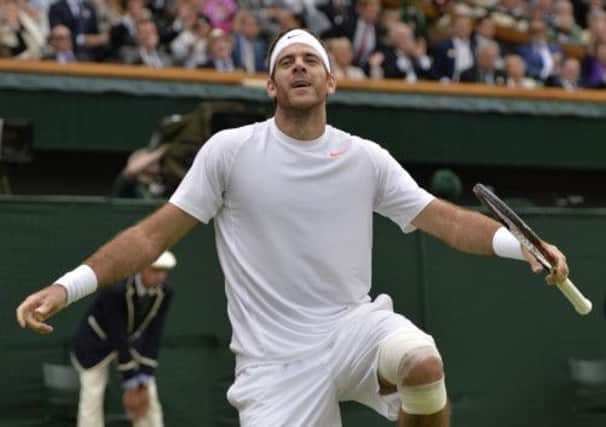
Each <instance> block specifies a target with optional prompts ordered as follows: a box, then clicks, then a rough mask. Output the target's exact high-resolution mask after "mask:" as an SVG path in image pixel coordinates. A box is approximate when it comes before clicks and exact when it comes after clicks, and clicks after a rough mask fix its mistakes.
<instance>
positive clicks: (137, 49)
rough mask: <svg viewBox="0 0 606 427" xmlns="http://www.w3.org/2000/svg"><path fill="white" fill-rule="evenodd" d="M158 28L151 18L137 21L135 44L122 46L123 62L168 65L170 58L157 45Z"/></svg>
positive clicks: (121, 55) (160, 66)
mask: <svg viewBox="0 0 606 427" xmlns="http://www.w3.org/2000/svg"><path fill="white" fill-rule="evenodd" d="M159 41H160V38H159V37H158V29H157V28H156V24H155V23H154V21H152V20H151V19H142V20H139V21H137V44H136V46H124V47H123V48H122V49H121V50H120V58H121V59H122V62H124V63H125V64H132V65H145V66H147V67H152V68H164V67H169V66H170V65H171V64H172V60H171V58H170V56H169V55H168V53H166V52H165V51H164V50H163V49H162V48H161V47H160V45H159Z"/></svg>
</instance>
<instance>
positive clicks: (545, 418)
mask: <svg viewBox="0 0 606 427" xmlns="http://www.w3.org/2000/svg"><path fill="white" fill-rule="evenodd" d="M155 208H156V205H154V204H147V203H142V202H119V201H111V200H105V199H97V198H91V199H83V198H80V199H66V198H63V199H62V198H44V199H42V198H39V199H31V198H18V197H13V198H4V199H0V241H1V242H2V245H0V260H2V261H1V263H0V266H1V267H0V284H1V285H2V289H3V294H2V298H1V299H0V349H1V350H2V351H0V366H2V368H1V371H0V372H1V374H0V384H2V387H1V388H0V425H1V426H3V427H17V426H35V425H51V424H50V421H49V419H48V413H47V403H46V400H45V399H46V398H45V393H44V387H43V382H42V370H41V365H42V363H43V362H44V361H54V362H58V361H64V360H66V357H67V354H68V352H69V340H70V337H71V334H72V333H73V331H74V326H75V323H76V322H77V321H78V320H79V318H80V316H81V315H82V313H83V310H84V308H85V307H86V304H87V301H82V302H80V303H77V304H75V305H74V306H72V307H70V308H69V309H68V310H66V311H64V312H62V313H61V314H60V315H58V316H57V318H56V319H55V320H54V321H53V324H54V325H55V326H56V331H55V333H53V334H52V335H49V336H38V335H34V334H33V333H31V332H29V331H24V330H21V329H20V328H18V326H17V324H16V323H15V319H14V310H15V307H16V306H17V304H18V302H19V301H20V300H21V299H22V298H23V297H24V296H25V295H26V294H28V293H29V292H31V291H33V290H34V289H37V288H38V287H40V286H42V285H43V284H45V283H46V282H48V281H49V280H51V279H53V278H56V277H58V276H59V275H60V274H62V273H63V272H64V271H66V270H68V269H70V268H72V267H73V266H74V265H76V264H77V263H78V262H79V261H80V260H81V259H83V258H84V257H86V256H87V255H88V254H89V253H91V252H92V251H93V250H94V249H95V248H96V247H97V246H98V245H99V244H100V243H102V242H103V241H105V240H107V239H109V238H110V237H111V236H112V235H114V234H115V233H116V232H118V231H119V230H120V229H121V228H123V227H125V226H127V225H129V224H131V223H133V222H134V221H136V220H138V219H140V218H142V217H143V216H144V215H145V214H147V213H149V212H151V211H152V210H153V209H155ZM522 213H523V216H524V218H526V219H527V220H528V221H529V222H530V223H531V224H532V225H533V226H535V228H536V229H537V230H538V231H539V232H540V233H542V234H544V235H545V236H549V238H550V240H552V241H554V242H555V243H556V244H557V245H559V246H560V247H562V248H565V249H566V252H567V254H568V259H569V263H570V265H571V268H572V277H573V279H574V280H575V281H576V282H577V283H578V284H579V286H580V287H581V288H582V289H583V291H584V292H585V293H586V294H587V295H588V296H589V298H591V299H592V300H593V301H594V304H595V306H596V309H595V310H594V312H593V313H592V314H591V315H589V316H588V317H585V318H582V317H580V316H578V315H577V314H576V313H575V312H574V311H573V310H572V308H571V307H570V306H569V305H568V303H567V302H566V301H565V300H564V299H563V298H562V297H561V296H560V295H559V293H558V291H557V290H556V289H554V288H548V287H547V286H546V285H544V283H543V281H542V278H541V277H540V276H535V275H532V274H531V273H530V272H529V270H528V268H527V266H526V265H524V264H523V263H520V262H516V261H510V260H503V259H498V258H485V257H473V256H467V255H463V254H459V253H456V252H454V251H452V250H451V249H449V248H446V247H445V246H444V245H442V244H441V243H439V242H437V241H435V240H433V239H431V238H428V237H427V236H425V235H423V234H422V233H413V234H411V235H403V234H402V233H401V232H400V230H399V229H398V228H397V227H396V226H395V225H394V224H392V223H390V222H389V221H387V220H385V219H384V218H380V217H377V219H376V221H375V246H374V264H373V270H374V272H373V274H374V278H373V280H374V287H373V295H376V294H377V293H380V292H388V293H390V294H391V295H392V297H393V299H394V302H395V308H396V310H397V311H400V312H402V313H405V314H407V315H408V316H409V317H410V318H412V319H413V320H414V321H415V322H417V323H418V324H420V325H421V326H423V327H425V328H426V329H427V330H429V331H430V332H431V333H432V334H433V335H434V337H435V338H436V340H437V343H438V346H439V348H440V350H441V352H442V353H443V356H444V359H445V366H446V371H447V383H448V388H449V393H450V397H451V399H452V403H453V425H454V426H463V427H485V426H487V425H490V426H491V427H518V426H520V427H522V426H545V427H569V426H573V425H575V424H574V422H573V418H572V415H573V414H572V400H571V399H572V388H571V384H570V380H569V377H568V368H567V362H568V360H569V358H571V357H600V356H602V355H604V354H606V348H605V340H604V319H603V314H602V309H601V306H602V300H603V297H604V291H603V285H602V283H603V277H604V273H605V271H604V270H606V263H604V262H603V255H602V253H603V251H602V248H601V236H602V235H603V230H604V229H605V226H606V211H605V210H582V211H574V210H526V211H523V212H522ZM174 250H175V253H176V255H177V257H178V259H179V266H178V268H177V269H176V270H174V271H173V272H172V273H171V281H172V282H173V284H174V285H175V288H176V295H175V301H174V306H173V308H172V310H171V313H170V317H169V319H168V324H167V330H166V334H165V338H164V342H163V349H162V352H161V357H160V362H161V363H160V367H159V369H158V382H159V387H160V394H161V398H162V401H163V404H164V410H165V415H166V421H167V426H205V427H206V426H208V427H214V426H236V425H237V418H236V414H235V412H234V411H233V410H232V409H231V408H230V407H229V405H228V404H227V401H226V399H225V392H226V390H227V387H228V385H229V384H230V381H231V378H232V369H233V358H232V356H231V354H230V353H229V351H228V350H227V343H228V340H229V335H230V329H229V325H228V322H227V319H226V313H225V297H224V292H223V284H222V280H223V279H222V275H221V273H220V270H219V267H218V261H217V258H216V255H215V250H214V241H213V232H212V227H206V226H199V227H197V228H196V229H195V230H194V231H193V232H192V233H191V234H190V235H188V236H187V237H186V238H185V239H184V240H183V241H182V242H180V243H179V244H178V245H177V246H176V247H175V248H174ZM88 301H90V299H89V300H88ZM119 398H120V391H119V388H118V385H117V383H116V382H114V383H113V384H112V386H111V387H110V389H109V408H110V409H111V410H114V411H119V410H120V404H119ZM344 425H345V426H348V427H349V426H360V427H361V426H387V425H390V423H387V422H385V421H384V420H382V419H381V418H380V417H379V416H377V415H375V414H374V413H372V412H371V411H369V410H367V409H365V408H363V407H361V406H359V405H354V404H346V405H344Z"/></svg>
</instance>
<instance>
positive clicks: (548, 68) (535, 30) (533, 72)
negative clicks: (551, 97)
mask: <svg viewBox="0 0 606 427" xmlns="http://www.w3.org/2000/svg"><path fill="white" fill-rule="evenodd" d="M528 36H529V38H530V42H529V43H527V44H525V45H522V46H520V48H519V49H518V54H519V55H520V56H521V57H522V59H524V62H525V63H526V71H527V73H528V76H529V77H532V78H533V79H535V80H538V81H542V82H544V83H547V84H549V80H551V79H554V78H555V77H556V76H557V71H558V69H559V67H560V63H561V61H562V57H563V54H562V49H561V48H560V47H559V46H558V45H556V44H554V43H549V42H548V41H547V26H546V24H545V22H543V20H541V19H533V20H532V21H530V23H529V24H528Z"/></svg>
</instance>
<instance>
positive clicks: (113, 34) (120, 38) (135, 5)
mask: <svg viewBox="0 0 606 427" xmlns="http://www.w3.org/2000/svg"><path fill="white" fill-rule="evenodd" d="M121 8H122V10H123V13H122V15H121V16H120V18H119V21H118V22H116V23H114V24H113V25H112V26H111V27H110V30H109V40H110V43H109V51H110V52H109V55H110V57H112V58H114V59H118V58H119V56H120V50H121V49H123V48H124V47H125V46H136V45H137V22H138V21H141V20H145V19H151V17H152V13H151V11H150V10H149V9H147V8H146V7H145V0H121Z"/></svg>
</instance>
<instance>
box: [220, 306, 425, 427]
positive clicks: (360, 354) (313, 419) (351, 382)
mask: <svg viewBox="0 0 606 427" xmlns="http://www.w3.org/2000/svg"><path fill="white" fill-rule="evenodd" d="M402 330H403V331H405V333H407V334H411V335H412V336H413V337H418V336H419V335H421V336H423V337H429V336H428V335H427V334H425V333H424V332H423V331H421V330H420V329H419V328H417V327H416V326H415V325H414V324H413V323H412V322H411V321H410V320H408V319H407V318H405V317H404V316H402V315H400V314H396V313H394V312H393V305H392V301H391V298H390V297H389V296H387V295H380V296H379V297H377V299H376V300H375V301H373V302H372V303H369V304H364V305H363V306H361V307H359V308H357V309H356V310H354V312H352V313H351V315H348V316H347V317H346V318H345V319H344V320H343V321H341V322H339V324H338V325H337V327H336V330H335V332H334V334H333V335H334V338H333V339H331V340H330V342H329V344H328V345H327V346H326V347H325V348H323V349H321V350H319V351H318V352H317V354H316V355H315V356H312V357H306V358H305V359H304V360H296V361H292V362H288V363H275V364H268V365H262V366H249V367H245V368H243V369H242V370H240V371H239V372H238V374H237V376H236V380H235V382H234V384H233V385H232V386H231V387H230V389H229V391H228V392H227V399H228V400H229V402H230V403H231V404H232V405H233V406H234V407H235V408H236V409H237V410H238V413H239V417H240V426H241V427H286V426H288V427H297V426H300V427H339V426H341V413H340V409H339V402H342V401H348V400H353V401H356V402H359V403H361V404H363V405H366V406H368V407H370V408H372V409H374V410H375V411H376V412H378V413H379V414H381V415H383V416H384V417H386V418H388V419H390V420H392V421H395V420H397V418H398V415H399V413H400V396H399V394H398V393H392V394H387V395H381V394H379V389H380V385H379V380H378V374H377V372H378V363H379V360H378V356H379V344H380V343H381V341H382V340H384V339H385V338H387V337H389V336H390V335H391V334H393V333H394V332H399V331H402ZM429 338H430V339H431V337H429ZM411 341H412V342H418V340H417V339H415V340H411ZM432 342H433V341H432ZM413 345H414V344H413Z"/></svg>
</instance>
